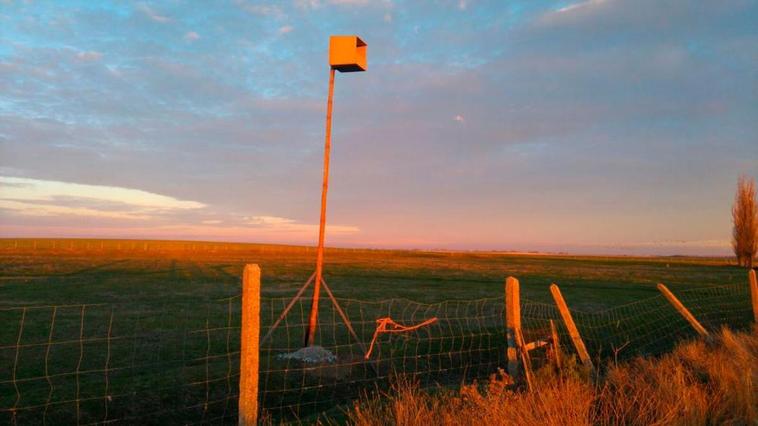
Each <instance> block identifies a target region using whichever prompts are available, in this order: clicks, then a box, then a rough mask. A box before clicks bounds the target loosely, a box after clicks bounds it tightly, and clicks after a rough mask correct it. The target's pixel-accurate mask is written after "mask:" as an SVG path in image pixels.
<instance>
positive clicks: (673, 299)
mask: <svg viewBox="0 0 758 426" xmlns="http://www.w3.org/2000/svg"><path fill="white" fill-rule="evenodd" d="M658 290H660V291H661V293H663V297H665V298H666V300H668V301H669V303H671V305H672V306H674V309H676V310H677V311H678V312H679V313H680V314H681V315H682V316H683V317H684V319H686V320H687V322H689V323H690V325H691V326H692V328H694V329H695V331H697V332H698V334H700V335H701V336H703V337H708V336H709V334H708V330H706V329H705V327H703V326H702V324H700V322H699V321H698V320H697V319H695V317H694V316H693V315H692V313H691V312H690V311H689V309H687V308H686V307H685V306H684V305H682V302H680V301H679V299H677V298H676V296H674V293H672V292H671V291H669V289H668V288H666V286H665V285H663V284H660V283H659V284H658Z"/></svg>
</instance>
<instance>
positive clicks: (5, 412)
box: [0, 297, 240, 424]
mask: <svg viewBox="0 0 758 426" xmlns="http://www.w3.org/2000/svg"><path fill="white" fill-rule="evenodd" d="M238 305H239V297H233V298H229V299H224V300H218V301H212V302H206V303H195V304H192V305H189V304H173V305H172V304H153V305H150V304H139V305H137V304H134V305H132V304H117V305H112V304H101V305H99V304H81V305H58V306H30V307H19V308H3V309H0V324H3V327H1V328H0V366H1V367H2V368H0V423H2V424H109V423H142V424H145V423H161V422H163V423H165V422H170V423H192V422H198V421H200V422H207V421H211V422H212V421H216V420H218V421H222V420H225V419H228V420H236V405H235V404H236V402H237V399H236V392H237V380H238V379H237V377H238V376H239V368H238V362H239V360H238V354H239V329H240V328H239V324H240V322H239V306H238Z"/></svg>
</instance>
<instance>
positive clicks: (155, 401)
mask: <svg viewBox="0 0 758 426" xmlns="http://www.w3.org/2000/svg"><path fill="white" fill-rule="evenodd" d="M513 281H515V282H516V284H517V281H516V280H513ZM513 281H512V282H513ZM258 285H259V284H258ZM512 285H513V284H512ZM243 288H245V287H243ZM504 293H505V292H504ZM504 293H501V294H499V295H498V296H496V297H491V298H483V299H476V300H449V301H445V302H441V303H433V304H424V303H417V302H414V301H410V300H406V299H389V300H384V301H377V302H369V301H362V300H355V299H338V301H339V305H340V306H342V309H343V311H344V314H345V315H346V316H347V317H348V318H349V319H350V322H351V324H352V326H353V329H354V331H355V333H356V335H357V337H358V340H359V341H356V339H355V338H354V337H352V336H351V334H350V333H349V331H348V329H347V327H346V326H345V323H344V321H343V319H342V317H341V315H340V313H339V312H337V311H336V309H335V308H334V306H333V305H329V304H326V303H324V304H322V305H321V306H320V308H319V309H320V312H319V318H320V320H319V328H318V334H317V338H316V342H317V345H318V346H319V348H315V349H314V348H312V349H310V350H307V351H304V352H303V351H300V350H301V349H302V346H303V335H304V328H305V327H306V325H307V322H308V310H309V307H310V304H309V303H310V301H309V300H308V299H307V298H306V297H301V298H298V299H296V300H295V301H294V305H293V307H292V309H291V310H290V313H289V315H288V316H286V317H285V318H284V319H283V321H282V323H281V324H280V325H279V326H278V327H277V328H276V329H274V330H273V332H272V333H270V336H269V338H268V339H266V340H265V341H262V340H259V339H255V341H253V342H250V343H249V344H246V347H244V348H243V347H241V344H240V335H241V333H244V332H245V331H248V332H249V331H251V330H250V329H249V327H256V330H254V331H256V332H257V333H258V335H259V336H264V335H266V334H269V331H271V329H272V325H273V324H274V322H275V320H276V318H277V316H278V315H279V313H280V312H282V310H283V309H284V308H285V305H287V304H288V302H290V301H291V299H289V298H281V297H276V298H268V297H265V298H262V297H259V293H258V294H255V295H253V297H250V296H251V295H250V294H247V295H245V294H243V295H241V296H242V297H240V296H235V297H231V298H225V299H218V300H207V301H203V302H197V303H191V304H190V303H186V302H176V303H171V302H169V303H161V304H154V305H150V304H139V305H138V304H130V303H122V304H74V305H52V306H27V307H12V308H1V309H0V324H3V327H0V423H3V424H74V423H75V424H110V423H140V422H142V423H144V422H147V423H159V422H173V423H185V424H194V423H219V424H226V423H229V424H232V423H237V422H238V419H239V416H240V409H239V408H240V407H251V406H254V407H255V412H254V413H252V417H251V415H250V413H248V416H247V417H246V418H247V419H248V420H249V419H251V418H257V419H259V420H260V419H266V420H271V421H273V422H277V423H278V422H295V421H304V422H309V421H315V420H316V419H318V418H320V417H323V416H329V417H332V418H339V416H340V415H342V414H343V411H342V410H344V407H346V406H348V404H350V403H351V402H352V401H355V400H356V399H358V398H360V397H361V396H363V395H365V394H366V392H371V391H373V390H378V389H379V390H380V389H387V387H388V386H389V385H390V384H391V382H392V380H393V378H394V377H395V376H398V375H402V376H408V377H410V378H412V379H414V380H416V381H418V382H419V383H420V384H421V385H422V386H424V387H435V386H444V387H456V386H458V385H460V384H461V383H462V382H470V381H472V380H475V379H483V378H487V377H488V376H489V375H491V374H493V373H495V372H496V371H497V370H498V369H501V368H502V369H506V368H509V367H515V368H517V369H520V371H521V373H525V371H524V369H527V368H528V367H529V365H526V364H524V363H523V360H524V357H523V356H524V355H526V356H527V358H529V363H530V364H532V363H533V364H534V366H535V367H536V366H538V365H539V364H541V363H544V362H545V360H546V359H547V353H548V351H549V350H550V345H549V344H548V343H549V342H550V341H551V322H552V325H553V326H554V327H555V328H556V334H557V340H558V341H560V344H561V345H562V348H563V349H564V351H565V352H569V353H572V352H575V349H574V344H573V342H574V338H576V336H574V335H573V333H574V332H576V334H578V335H579V338H580V339H581V340H582V342H583V343H584V345H586V348H587V351H588V353H589V354H590V357H591V358H592V360H591V361H592V362H595V363H598V361H600V360H602V359H603V358H604V357H614V358H617V359H627V358H630V357H633V356H637V355H656V354H660V353H663V352H665V351H667V350H669V349H671V348H672V347H673V345H674V344H675V343H676V342H677V341H679V340H681V339H683V338H688V337H693V336H696V335H697V330H696V328H694V327H693V325H692V323H690V322H689V320H688V319H686V318H685V317H684V316H683V315H682V314H681V313H680V312H679V311H677V310H676V309H675V308H674V307H673V306H672V303H671V302H670V301H669V300H668V299H667V298H666V297H665V296H664V295H663V294H659V295H656V296H652V297H649V298H646V299H643V300H640V301H637V302H634V303H629V304H626V305H623V306H618V307H615V308H611V309H607V310H603V311H596V312H586V311H580V310H574V309H568V310H567V311H566V312H562V311H561V310H560V308H559V306H558V305H555V304H550V303H541V302H535V301H532V300H529V299H528V298H516V301H515V302H514V298H513V297H511V298H510V299H509V298H508V297H506V296H505V294H504ZM675 293H676V294H675V298H676V299H677V300H678V301H680V302H681V304H682V305H683V306H685V307H686V308H687V310H688V312H690V313H691V316H692V317H694V318H695V319H696V320H697V322H698V323H699V324H701V325H702V326H703V328H704V329H705V330H707V331H714V330H717V329H718V328H719V327H721V326H722V325H729V326H731V327H733V328H736V329H744V328H747V327H750V326H751V324H753V323H754V322H755V321H757V320H758V285H757V284H756V283H755V281H754V274H753V281H752V283H750V284H748V285H745V284H738V285H727V286H712V287H701V288H694V289H690V290H684V291H679V290H677V291H676V292H675ZM243 300H245V302H244V304H243ZM751 300H752V302H751ZM251 303H252V304H257V309H259V315H258V316H256V317H254V318H252V319H251V318H250V317H248V318H247V319H246V321H245V323H244V324H243V321H242V318H243V315H244V314H243V312H245V310H246V309H250V306H249V305H250V304H251ZM513 303H517V305H515V306H514V305H513ZM566 303H567V305H568V306H569V308H570V306H571V300H568V301H566ZM508 306H511V308H508ZM509 309H510V312H511V315H510V316H509V317H508V319H507V318H506V314H508V312H509ZM515 311H520V312H519V315H518V317H519V318H518V320H519V321H518V324H515V323H514V321H515V320H516V319H515V318H513V314H514V312H515ZM567 313H568V315H570V317H571V319H572V322H573V323H574V324H575V326H576V330H571V329H570V328H567V323H566V321H565V316H564V315H566V314H567ZM386 318H390V319H391V320H392V322H393V323H395V324H398V325H401V326H409V327H410V326H413V325H419V324H423V326H419V327H418V328H413V329H410V330H407V331H403V330H402V327H400V328H396V329H397V330H399V332H387V331H386V330H391V329H392V328H391V327H389V328H388V327H386V326H387V324H389V322H388V321H386V320H382V319H386ZM432 318H433V319H434V320H433V321H431V319H432ZM377 320H379V322H378V321H377ZM381 323H384V324H385V328H384V330H385V331H383V332H382V331H379V332H378V331H377V327H378V326H380V324H381ZM514 324H515V325H514ZM514 327H517V328H518V329H514ZM512 332H513V333H514V334H511V333H512ZM252 335H255V334H252ZM506 337H508V338H506ZM511 337H513V338H511ZM370 343H373V344H374V345H373V348H372V349H371V353H370V354H367V347H369V344H370ZM509 348H510V349H511V350H510V351H509ZM298 351H300V352H298ZM367 355H368V356H367ZM519 355H521V357H520V358H516V357H517V356H519ZM241 356H242V357H243V359H245V360H246V361H244V362H245V364H244V365H257V366H258V369H257V371H254V369H251V368H247V369H242V370H241V369H240V357H241ZM250 356H254V357H257V358H256V359H255V363H253V364H250V363H249V359H248V358H246V357H250ZM304 356H305V357H306V358H308V357H310V358H309V360H310V361H314V362H305V361H302V360H301V359H302V358H303V357H304ZM514 363H515V364H514ZM253 378H254V379H256V380H252V381H251V380H250V379H253ZM241 380H242V381H243V388H244V392H242V394H240V389H241V388H240V381H241ZM255 382H257V383H255ZM252 384H254V385H255V386H252ZM251 398H252V400H251ZM243 411H244V410H243Z"/></svg>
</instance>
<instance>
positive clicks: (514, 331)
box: [505, 277, 534, 389]
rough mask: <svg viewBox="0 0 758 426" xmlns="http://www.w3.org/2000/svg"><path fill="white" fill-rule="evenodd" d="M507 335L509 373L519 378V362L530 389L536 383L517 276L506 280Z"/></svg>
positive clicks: (516, 378)
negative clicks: (525, 336) (526, 340)
mask: <svg viewBox="0 0 758 426" xmlns="http://www.w3.org/2000/svg"><path fill="white" fill-rule="evenodd" d="M505 327H506V328H505V337H506V340H507V342H508V352H507V355H508V375H510V376H511V377H512V378H513V380H514V381H516V380H518V379H519V372H520V368H519V362H520V363H521V368H523V370H524V371H523V373H524V379H526V384H527V387H528V388H529V389H531V388H532V387H533V385H534V383H533V380H532V365H531V360H530V359H529V350H528V349H527V347H526V346H527V345H526V342H524V334H523V332H522V330H521V297H520V295H519V282H518V280H517V279H516V278H513V277H508V278H507V279H506V280H505Z"/></svg>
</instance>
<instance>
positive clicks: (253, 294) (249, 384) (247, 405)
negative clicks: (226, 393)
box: [238, 265, 261, 426]
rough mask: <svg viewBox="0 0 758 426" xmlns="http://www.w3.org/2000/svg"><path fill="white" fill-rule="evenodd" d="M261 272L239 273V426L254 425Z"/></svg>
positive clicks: (252, 267) (255, 268) (252, 268)
mask: <svg viewBox="0 0 758 426" xmlns="http://www.w3.org/2000/svg"><path fill="white" fill-rule="evenodd" d="M260 296H261V269H260V268H259V267H258V265H245V270H244V272H243V273H242V330H241V332H240V395H239V423H238V424H239V425H240V426H251V425H256V424H257V423H258V353H259V348H258V339H259V337H260V328H261V323H260V318H261V298H260Z"/></svg>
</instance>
